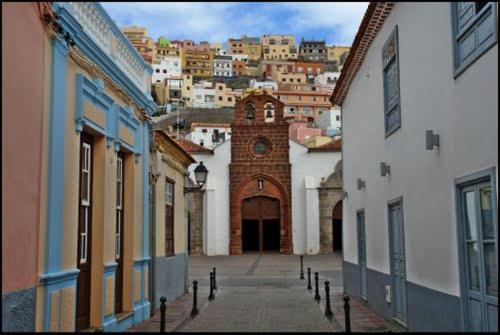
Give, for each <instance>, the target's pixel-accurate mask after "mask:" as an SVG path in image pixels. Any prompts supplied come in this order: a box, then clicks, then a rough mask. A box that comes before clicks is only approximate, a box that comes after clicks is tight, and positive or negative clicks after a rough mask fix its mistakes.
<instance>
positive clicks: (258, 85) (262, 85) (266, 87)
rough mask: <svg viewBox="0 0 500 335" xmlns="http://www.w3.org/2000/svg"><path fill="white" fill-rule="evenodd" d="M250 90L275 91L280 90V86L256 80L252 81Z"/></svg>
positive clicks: (272, 82) (271, 82)
mask: <svg viewBox="0 0 500 335" xmlns="http://www.w3.org/2000/svg"><path fill="white" fill-rule="evenodd" d="M249 86H250V88H253V89H255V88H258V89H263V90H270V91H275V90H277V89H278V84H277V83H276V82H274V81H270V80H269V81H257V80H255V79H250V84H249Z"/></svg>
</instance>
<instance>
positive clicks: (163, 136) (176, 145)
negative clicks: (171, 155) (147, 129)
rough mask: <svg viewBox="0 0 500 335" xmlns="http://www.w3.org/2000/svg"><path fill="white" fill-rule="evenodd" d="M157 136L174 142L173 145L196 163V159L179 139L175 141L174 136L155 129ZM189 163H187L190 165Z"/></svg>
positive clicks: (171, 142) (191, 161)
mask: <svg viewBox="0 0 500 335" xmlns="http://www.w3.org/2000/svg"><path fill="white" fill-rule="evenodd" d="M154 134H155V136H158V137H161V138H163V139H164V140H165V141H166V142H168V143H170V144H172V146H173V147H175V148H176V149H177V150H178V151H179V152H180V153H181V154H182V155H183V156H184V157H185V158H186V160H187V161H189V162H190V163H195V162H196V160H195V159H194V158H193V157H192V156H191V155H190V154H189V152H188V151H187V150H186V149H184V148H183V147H182V146H181V145H179V143H177V141H175V140H174V139H173V138H172V137H170V136H169V135H168V134H165V133H164V132H163V131H162V130H155V131H154ZM190 163H188V164H187V165H189V164H190Z"/></svg>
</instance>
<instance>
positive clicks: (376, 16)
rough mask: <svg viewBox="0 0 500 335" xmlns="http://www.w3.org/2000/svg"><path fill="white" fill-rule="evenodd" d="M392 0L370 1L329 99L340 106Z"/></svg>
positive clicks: (382, 22)
mask: <svg viewBox="0 0 500 335" xmlns="http://www.w3.org/2000/svg"><path fill="white" fill-rule="evenodd" d="M393 5H394V3H393V2H370V4H369V5H368V8H367V9H366V12H365V16H364V17H363V21H361V24H360V26H359V29H358V32H357V33H356V37H355V38H354V42H353V44H352V47H351V50H350V51H349V56H347V60H346V62H345V64H344V66H343V68H342V73H341V74H340V78H339V79H338V80H337V84H336V85H335V89H334V90H333V93H332V97H331V98H330V100H331V101H332V103H333V104H335V105H339V106H341V105H342V103H343V102H344V99H345V97H346V95H347V91H348V90H349V87H350V86H351V83H352V81H353V80H354V77H355V75H356V73H357V72H358V70H359V68H360V67H361V64H363V61H364V59H365V56H366V53H367V52H368V49H369V48H370V45H371V44H372V42H373V40H374V39H375V37H376V36H377V34H378V32H379V31H380V29H381V28H382V25H383V24H384V22H385V20H386V18H387V16H389V14H390V13H391V10H392V7H393Z"/></svg>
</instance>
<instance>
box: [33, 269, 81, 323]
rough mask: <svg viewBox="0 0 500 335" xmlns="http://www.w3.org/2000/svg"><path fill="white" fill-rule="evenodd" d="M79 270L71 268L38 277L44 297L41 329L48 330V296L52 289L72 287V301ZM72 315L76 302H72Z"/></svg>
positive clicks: (74, 311) (74, 312) (49, 309)
mask: <svg viewBox="0 0 500 335" xmlns="http://www.w3.org/2000/svg"><path fill="white" fill-rule="evenodd" d="M79 273H80V270H78V269H71V270H68V271H62V272H58V273H52V274H49V275H44V276H42V278H41V279H40V282H41V284H42V285H43V286H45V288H46V291H45V297H44V302H43V304H44V315H43V331H45V332H47V331H49V325H50V312H51V308H50V296H51V293H52V292H54V291H58V290H61V289H63V288H66V287H74V288H75V290H74V301H76V280H77V277H78V274H79ZM73 309H74V310H73V315H76V304H73Z"/></svg>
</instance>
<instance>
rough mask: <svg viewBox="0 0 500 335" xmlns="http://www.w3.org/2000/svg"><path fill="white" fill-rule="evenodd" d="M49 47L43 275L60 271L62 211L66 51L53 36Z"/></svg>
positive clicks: (63, 43)
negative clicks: (50, 57)
mask: <svg viewBox="0 0 500 335" xmlns="http://www.w3.org/2000/svg"><path fill="white" fill-rule="evenodd" d="M52 47H53V52H52V70H51V71H52V87H51V88H52V91H51V93H52V94H51V111H50V121H49V129H50V131H49V149H48V189H47V197H48V199H47V206H48V208H47V231H46V235H45V239H46V249H45V269H44V270H45V273H53V272H58V271H59V270H60V268H61V232H62V227H61V226H62V221H63V208H64V143H65V141H64V138H65V132H66V96H67V92H66V87H67V84H66V81H67V71H68V57H67V56H68V48H67V46H66V42H64V41H62V40H61V39H59V38H58V37H56V36H54V37H53V38H52Z"/></svg>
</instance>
